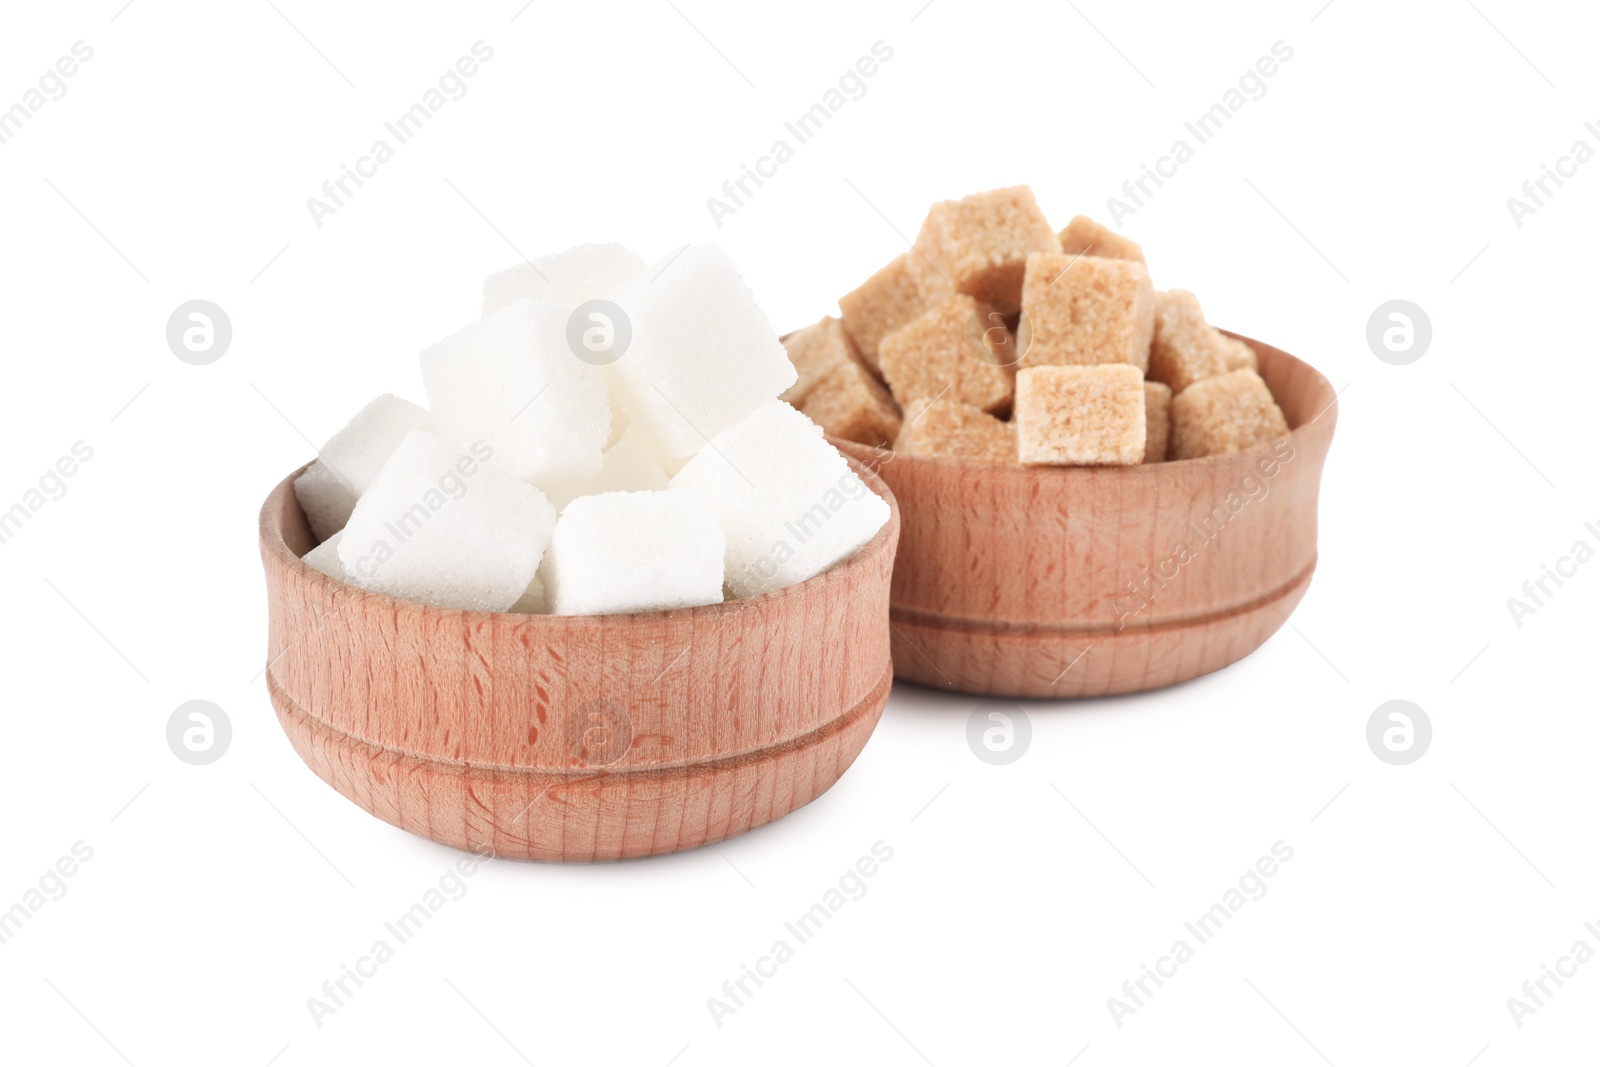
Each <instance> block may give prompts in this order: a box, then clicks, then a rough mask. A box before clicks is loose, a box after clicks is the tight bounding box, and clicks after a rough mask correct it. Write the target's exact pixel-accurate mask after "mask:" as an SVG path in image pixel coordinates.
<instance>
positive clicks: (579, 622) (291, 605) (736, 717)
mask: <svg viewBox="0 0 1600 1067" xmlns="http://www.w3.org/2000/svg"><path fill="white" fill-rule="evenodd" d="M852 467H854V468H855V470H856V472H857V473H858V474H860V475H861V477H862V478H863V480H864V481H865V482H866V484H867V485H868V486H869V487H870V488H871V489H872V490H873V491H874V492H876V493H877V494H878V495H879V496H881V497H883V498H884V499H885V500H886V501H888V503H889V505H890V518H889V521H888V523H887V524H885V526H884V527H883V528H882V529H881V530H879V531H878V533H877V535H876V536H875V537H873V539H872V540H871V541H870V542H869V543H868V544H867V545H866V546H865V547H864V548H862V549H861V551H859V552H858V553H856V554H855V555H854V556H852V557H850V558H849V559H847V560H844V561H843V562H841V563H839V564H837V565H835V566H834V567H832V568H831V569H829V570H827V571H824V572H823V573H822V574H819V575H817V576H815V577H813V578H811V579H809V580H807V581H805V582H802V583H800V584H798V585H793V586H789V587H788V588H785V589H779V590H776V591H774V592H771V593H765V594H762V595H760V596H757V597H752V598H750V599H748V600H735V601H729V602H726V603H723V604H715V605H709V606H705V607H695V608H682V609H677V610H673V611H656V612H648V613H641V614H634V615H591V616H551V615H518V614H508V613H488V612H472V611H456V610H450V609H445V608H436V607H428V606H425V605H422V604H416V603H411V602H409V601H403V600H396V599H394V598H392V597H387V596H382V595H379V594H375V593H368V592H365V591H363V590H361V589H358V588H356V587H354V586H351V585H347V584H345V583H342V582H339V581H335V580H334V579H332V578H329V577H327V576H326V575H324V574H321V573H320V572H318V571H316V570H313V569H312V568H311V567H309V566H307V565H306V564H305V563H303V562H302V561H301V559H300V557H301V556H303V555H304V554H305V553H306V552H307V551H309V550H310V549H311V548H312V547H313V546H314V544H315V541H314V539H313V537H312V534H311V530H310V528H309V526H308V525H307V523H306V519H305V515H304V513H303V512H302V511H301V509H300V505H299V503H298V502H297V500H296V499H295V494H294V490H293V483H294V478H295V477H296V476H298V473H299V472H296V474H295V475H291V476H290V477H289V478H287V479H285V480H284V481H283V482H282V483H281V484H280V485H279V486H278V487H277V488H276V489H275V490H273V492H272V495H271V496H269V497H268V498H267V501H266V503H265V505H264V506H263V507H262V509H261V525H260V537H261V556H262V561H263V563H264V565H265V568H266V578H267V600H268V610H269V615H270V625H269V631H268V649H267V663H268V666H267V671H266V677H267V687H268V691H269V692H270V694H271V698H272V705H273V707H274V708H275V709H276V711H277V714H278V719H279V721H280V722H281V723H282V724H283V729H284V731H285V732H286V733H287V734H288V735H289V740H290V741H291V742H292V743H293V745H294V747H295V750H296V751H297V752H299V754H300V756H301V758H302V759H304V760H305V762H306V764H307V765H308V766H310V768H311V769H312V770H313V771H315V772H316V774H317V775H318V776H319V777H321V778H322V779H323V780H324V781H326V782H327V783H328V784H329V785H331V786H333V787H334V788H335V789H337V790H338V791H339V792H340V793H343V794H344V795H345V796H346V797H347V798H349V799H350V800H352V801H354V802H355V803H356V804H358V805H359V806H361V807H362V808H365V809H366V810H367V811H369V812H371V813H372V814H373V815H376V816H377V817H378V818H380V819H383V820H384V821H386V822H389V823H392V824H394V825H395V826H398V827H400V828H401V829H404V830H409V831H411V832H412V833H415V834H420V835H421V836H423V837H427V838H431V839H432V840H434V841H437V842H440V843H441V844H446V845H451V846H453V847H455V848H460V849H468V850H472V851H478V852H482V851H486V850H492V851H493V853H494V854H495V855H497V856H504V857H513V858H520V859H537V860H570V861H590V860H611V859H625V858H630V857H637V856H649V855H655V854H658V853H664V852H676V851H679V850H681V849H688V848H695V847H697V846H699V845H705V844H710V843H712V842H715V841H720V840H722V839H723V838H726V837H730V836H732V835H734V834H739V833H743V832H744V831H746V830H750V829H753V828H754V827H757V826H761V825H763V824H764V823H768V822H771V821H772V820H773V819H777V818H779V817H781V816H783V815H786V814H788V813H789V812H791V811H794V810H795V809H796V808H799V807H801V806H802V805H804V804H807V803H809V802H810V801H812V800H814V799H815V798H816V797H818V796H819V795H821V794H822V793H823V792H824V791H825V790H827V789H828V788H829V787H830V786H831V785H833V783H834V782H836V781H837V780H838V779H839V777H840V776H841V775H842V774H843V773H844V772H845V771H846V770H847V769H848V768H849V767H850V764H851V763H852V762H854V760H855V758H856V756H857V754H859V753H860V751H861V749H862V747H863V746H864V745H865V744H866V742H867V738H868V737H869V736H870V735H871V733H872V730H873V728H874V727H875V726H876V725H877V722H878V718H879V716H880V715H881V714H882V712H883V707H884V704H885V702H886V701H887V700H888V696H889V687H890V685H891V683H892V680H893V672H892V670H891V667H890V660H889V576H890V571H891V568H892V566H893V563H894V554H895V544H896V540H897V538H898V536H899V515H898V511H897V510H896V508H895V501H894V497H893V496H892V495H891V494H890V492H889V491H888V489H887V488H886V487H885V485H884V483H883V482H882V481H880V480H879V479H878V478H877V477H876V476H874V475H873V474H872V473H871V471H870V470H867V469H866V468H865V467H863V466H861V465H860V464H858V463H854V462H852Z"/></svg>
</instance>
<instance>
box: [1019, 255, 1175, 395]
mask: <svg viewBox="0 0 1600 1067" xmlns="http://www.w3.org/2000/svg"><path fill="white" fill-rule="evenodd" d="M1155 307H1156V305H1155V290H1154V289H1152V288H1151V287H1150V272H1149V271H1147V270H1146V269H1145V266H1144V264H1143V263H1135V262H1133V261H1132V260H1126V259H1107V258H1102V257H1100V256H1069V255H1065V254H1060V253H1056V254H1051V253H1044V252H1036V253H1034V254H1033V255H1031V256H1029V257H1028V270H1027V275H1026V277H1025V278H1024V280H1023V283H1022V321H1021V323H1020V324H1019V326H1018V327H1017V352H1018V354H1019V357H1020V362H1019V366H1022V367H1042V366H1051V365H1060V366H1071V365H1078V366H1082V365H1089V364H1095V363H1127V364H1131V365H1132V366H1135V367H1137V368H1139V370H1140V371H1141V372H1142V371H1143V370H1144V369H1145V367H1146V366H1148V365H1149V360H1150V336H1151V333H1152V331H1153V330H1154V327H1155Z"/></svg>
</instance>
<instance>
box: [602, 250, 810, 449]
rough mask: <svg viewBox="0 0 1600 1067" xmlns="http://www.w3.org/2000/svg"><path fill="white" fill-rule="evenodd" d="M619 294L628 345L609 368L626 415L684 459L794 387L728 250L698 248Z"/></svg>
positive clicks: (786, 362) (790, 373) (791, 367)
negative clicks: (629, 332)
mask: <svg viewBox="0 0 1600 1067" xmlns="http://www.w3.org/2000/svg"><path fill="white" fill-rule="evenodd" d="M650 278H651V280H649V281H646V282H644V283H642V284H638V285H635V286H634V287H633V288H631V289H629V290H628V291H627V292H626V293H625V294H622V295H620V296H619V297H618V298H617V303H618V304H619V305H620V306H621V307H622V308H623V310H624V311H625V312H626V314H627V315H628V316H629V318H630V321H631V324H632V341H631V343H630V344H629V346H628V348H627V349H626V350H625V351H624V352H623V354H622V355H621V356H620V357H619V358H618V359H617V361H616V362H615V363H613V364H611V370H612V371H613V372H614V374H615V375H616V377H617V379H618V385H619V387H620V391H621V392H622V395H623V404H624V406H625V407H626V408H627V413H628V418H629V419H630V420H632V421H639V422H643V423H645V424H646V426H647V428H648V430H649V431H650V433H651V435H652V436H653V437H655V438H656V439H657V440H659V441H660V442H661V444H662V446H663V447H664V448H665V449H666V453H667V455H669V456H673V457H679V456H688V455H691V454H692V453H694V452H695V451H696V450H698V449H699V448H700V447H701V446H702V445H704V444H705V442H706V440H707V439H708V438H711V437H715V436H716V435H717V434H719V433H721V432H722V431H723V430H726V429H727V428H728V427H730V426H732V425H733V424H734V423H736V422H738V421H739V420H740V419H742V418H744V417H745V416H746V415H748V414H750V413H751V412H752V411H754V410H755V409H756V408H757V407H759V406H760V405H761V404H762V403H764V402H766V401H768V400H771V399H772V398H773V397H775V396H777V395H778V394H779V393H781V392H783V391H784V390H785V389H787V388H789V386H791V385H793V384H794V382H795V370H794V365H793V364H792V363H790V362H789V357H788V355H787V354H786V353H785V352H784V349H783V345H782V344H780V343H779V342H778V335H777V334H776V333H774V332H773V329H772V324H771V323H769V322H768V321H767V316H766V315H765V314H764V313H763V312H762V310H761V309H760V308H759V307H757V306H756V302H755V298H754V296H753V295H752V294H751V292H750V289H749V287H747V286H746V285H745V284H744V280H743V279H742V278H740V277H739V272H738V271H737V270H736V269H735V268H734V266H733V263H732V262H731V261H730V260H729V259H728V256H727V253H725V252H723V251H722V249H720V248H717V247H716V246H714V245H697V246H692V247H690V248H687V249H684V250H682V251H680V252H678V253H675V254H674V255H670V256H667V257H665V258H663V259H662V260H661V261H660V262H658V263H655V264H653V265H652V266H651V267H650Z"/></svg>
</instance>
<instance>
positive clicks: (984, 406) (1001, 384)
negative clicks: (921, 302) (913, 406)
mask: <svg viewBox="0 0 1600 1067" xmlns="http://www.w3.org/2000/svg"><path fill="white" fill-rule="evenodd" d="M994 316H995V311H994V309H993V308H992V307H990V306H989V305H987V304H982V303H979V302H978V301H976V300H974V299H973V298H972V297H970V296H952V297H950V298H948V299H947V300H945V301H944V302H943V303H941V304H939V305H938V306H936V307H932V308H929V309H928V310H927V311H925V312H923V313H922V314H921V315H918V316H917V317H916V318H914V319H912V320H911V321H910V322H908V323H906V324H905V325H904V326H902V327H900V329H898V330H896V331H895V332H894V333H891V334H889V335H888V336H886V337H884V339H883V340H882V341H881V342H879V344H878V359H879V365H880V366H881V367H882V369H883V377H884V380H885V381H887V382H888V383H889V389H890V390H891V391H892V392H893V393H894V396H895V399H896V400H898V401H899V402H900V405H901V406H902V407H905V406H907V405H909V404H910V403H911V401H913V400H919V399H928V400H932V399H934V398H935V397H944V398H945V399H947V400H958V401H960V402H962V403H964V404H971V405H972V406H973V407H975V408H978V409H980V410H982V411H987V412H990V413H991V414H992V413H996V412H1003V411H1005V410H1006V409H1007V408H1008V407H1010V406H1011V393H1012V388H1013V378H1014V377H1015V373H1014V368H1013V367H1012V366H1011V364H1012V363H1013V362H1014V361H1015V360H1014V357H1013V355H1012V352H1011V335H1010V334H1009V333H1008V332H1006V330H1005V328H1004V327H1003V326H996V325H994V324H995V322H997V321H998V320H997V319H996V318H995V317H994Z"/></svg>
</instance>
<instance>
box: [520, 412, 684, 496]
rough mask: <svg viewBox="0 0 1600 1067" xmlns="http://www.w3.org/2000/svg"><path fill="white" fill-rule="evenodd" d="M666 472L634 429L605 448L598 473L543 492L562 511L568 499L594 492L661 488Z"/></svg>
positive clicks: (665, 482)
mask: <svg viewBox="0 0 1600 1067" xmlns="http://www.w3.org/2000/svg"><path fill="white" fill-rule="evenodd" d="M666 487H667V472H666V470H665V469H663V468H662V466H661V460H660V458H659V457H658V456H657V454H656V452H655V450H654V448H653V447H652V446H651V445H649V444H647V443H646V442H645V440H644V439H643V438H642V437H641V435H640V434H639V433H637V432H635V433H630V434H625V435H624V436H623V438H622V440H620V441H618V442H617V443H616V444H614V445H612V446H611V447H610V448H608V449H606V452H605V456H604V457H602V459H601V463H600V473H599V474H596V475H595V476H594V477H593V478H590V479H589V480H588V481H586V482H583V483H581V484H579V485H575V486H563V485H554V484H552V485H550V486H548V487H547V488H546V489H545V495H546V496H548V497H549V498H550V503H552V504H554V505H555V506H556V510H557V511H563V510H565V509H566V506H567V505H568V504H570V503H571V502H572V501H574V500H576V499H578V498H579V497H583V496H593V495H595V494H596V493H630V492H641V491H644V490H648V489H665V488H666Z"/></svg>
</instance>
